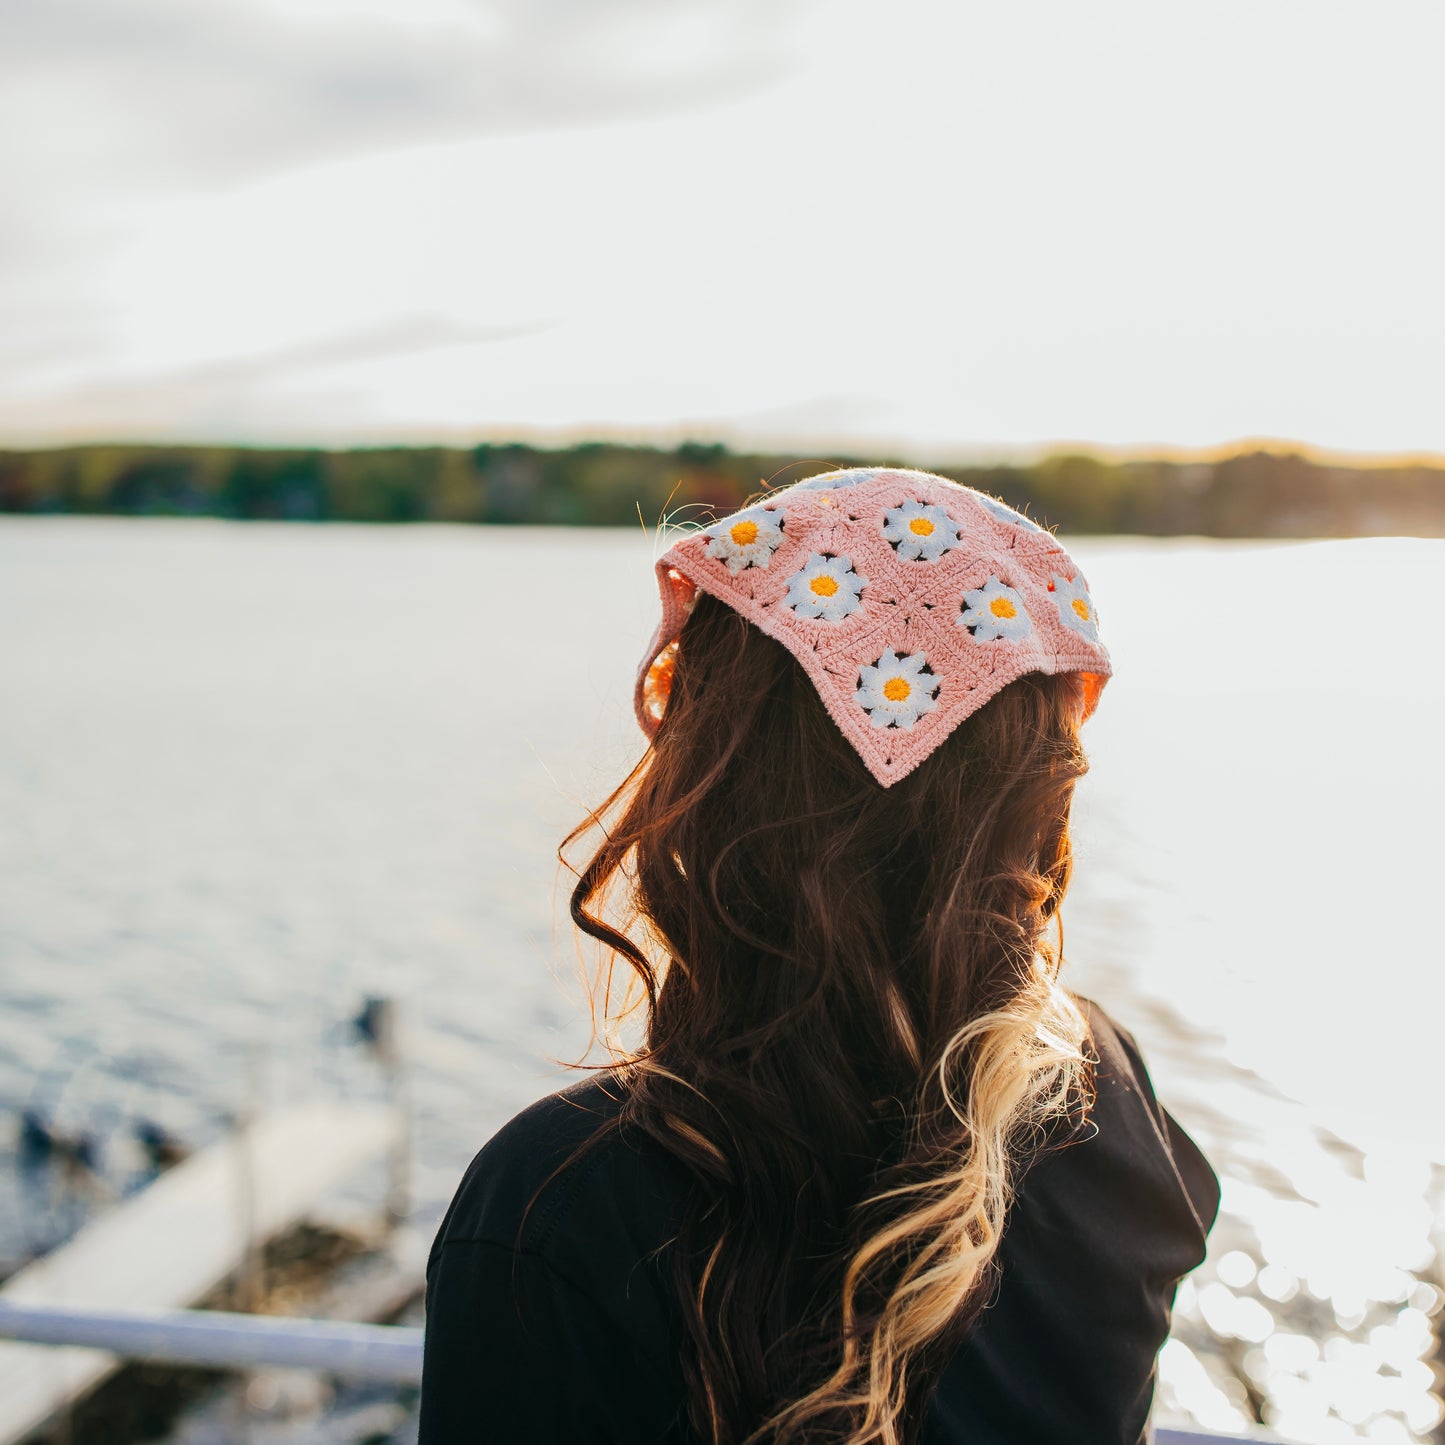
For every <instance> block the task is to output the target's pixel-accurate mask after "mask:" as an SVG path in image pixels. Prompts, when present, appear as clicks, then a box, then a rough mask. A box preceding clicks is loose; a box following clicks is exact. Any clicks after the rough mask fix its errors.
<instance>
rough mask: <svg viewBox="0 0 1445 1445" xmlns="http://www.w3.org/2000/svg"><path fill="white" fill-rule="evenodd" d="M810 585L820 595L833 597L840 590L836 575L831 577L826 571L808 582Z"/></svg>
mask: <svg viewBox="0 0 1445 1445" xmlns="http://www.w3.org/2000/svg"><path fill="white" fill-rule="evenodd" d="M808 586H809V587H811V588H812V589H813V591H814V592H816V593H817V594H818V596H819V597H831V596H833V594H834V593H835V592H837V590H838V581H837V579H836V578H835V577H830V576H828V574H827V573H826V572H823V573H820V574H819V575H818V576H817V577H814V578H813V580H812V581H811V582H809V583H808Z"/></svg>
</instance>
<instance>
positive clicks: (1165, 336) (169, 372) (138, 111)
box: [0, 0, 1445, 459]
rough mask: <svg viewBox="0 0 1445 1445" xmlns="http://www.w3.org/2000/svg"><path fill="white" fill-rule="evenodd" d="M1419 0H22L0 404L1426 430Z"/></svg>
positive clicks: (1403, 437) (199, 421) (10, 79)
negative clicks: (1204, 0) (1179, 1)
mask: <svg viewBox="0 0 1445 1445" xmlns="http://www.w3.org/2000/svg"><path fill="white" fill-rule="evenodd" d="M1442 73H1445V6H1442V5H1441V4H1440V3H1439V0H1371V3H1370V4H1368V5H1365V4H1359V3H1356V0H1351V3H1347V4H1339V3H1330V0H1211V3H1210V4H1208V5H1190V6H1184V5H1161V4H1159V3H1158V0H1096V3H1093V4H1090V5H1081V4H1079V3H1078V0H1019V3H1013V4H1005V3H989V4H983V3H971V0H937V3H912V0H891V3H889V4H887V5H880V4H877V3H876V0H874V3H869V4H864V3H854V0H812V3H808V0H6V3H5V4H4V5H3V6H0V442H10V443H28V442H49V441H58V440H65V439H71V438H102V437H117V438H121V437H129V438H146V439H182V438H184V439H215V440H228V441H254V442H269V441H281V440H287V441H293V440H302V441H314V442H332V443H335V442H366V441H377V440H383V439H392V438H402V439H409V440H447V441H450V440H469V439H473V438H477V437H481V436H487V435H491V436H497V435H527V436H542V437H548V436H556V435H565V436H576V435H592V434H613V435H616V434H622V435H657V436H660V437H663V438H673V437H678V436H682V435H692V436H699V437H720V438H723V439H729V440H733V441H736V442H743V443H747V442H755V443H778V444H793V445H805V446H810V447H817V448H820V449H823V450H832V451H838V450H844V449H852V450H855V451H856V450H865V451H866V450H869V449H872V450H874V451H876V452H877V453H878V454H880V455H882V454H884V453H888V454H900V455H913V456H923V457H929V456H931V457H936V458H940V459H941V458H943V457H946V456H950V455H954V454H958V455H963V454H967V453H970V452H978V451H989V450H1004V449H1012V448H1025V449H1028V448H1034V447H1037V446H1041V445H1046V444H1050V443H1056V442H1065V441H1083V442H1090V443H1095V444H1100V445H1106V446H1122V447H1141V448H1154V447H1160V446H1168V447H1199V446H1214V445H1219V444H1226V443H1230V442H1233V441H1236V440H1239V439H1242V438H1247V437H1272V438H1281V439H1294V440H1299V441H1302V442H1305V443H1309V444H1313V445H1315V446H1318V447H1321V448H1328V449H1339V450H1349V451H1361V452H1402V451H1430V452H1445V185H1442V182H1441V174H1442V171H1445V163H1442V150H1445V85H1442V84H1441V82H1440V77H1441V75H1442Z"/></svg>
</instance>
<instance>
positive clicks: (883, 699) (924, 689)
mask: <svg viewBox="0 0 1445 1445" xmlns="http://www.w3.org/2000/svg"><path fill="white" fill-rule="evenodd" d="M927 666H928V659H927V658H926V657H925V656H924V655H923V654H922V653H921V652H915V653H913V654H912V655H905V656H903V657H899V656H898V655H897V654H896V653H895V652H894V651H893V649H892V648H891V647H890V648H888V649H886V650H885V652H884V653H883V656H882V657H880V658H879V659H878V661H877V662H876V663H874V664H873V666H872V667H865V668H863V669H861V671H860V672H859V673H858V691H857V692H855V693H854V694H853V701H854V702H856V703H857V704H858V705H859V707H861V708H862V709H863V711H864V712H866V713H867V714H868V718H869V721H870V722H872V724H873V726H874V727H875V728H886V727H900V728H903V729H904V730H905V731H911V730H912V728H913V724H914V723H916V722H917V721H918V719H919V718H921V717H922V716H923V714H924V713H926V712H932V711H933V710H934V709H935V708H936V707H937V706H938V699H937V698H935V697H934V695H933V694H934V693H936V692H937V691H938V684H939V682H940V680H941V679H939V678H938V677H937V676H936V675H935V674H933V673H931V672H925V671H924V670H923V669H924V668H925V667H927Z"/></svg>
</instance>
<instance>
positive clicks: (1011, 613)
mask: <svg viewBox="0 0 1445 1445" xmlns="http://www.w3.org/2000/svg"><path fill="white" fill-rule="evenodd" d="M988 610H989V611H990V612H992V613H993V615H994V616H995V617H1017V616H1018V615H1019V610H1018V608H1017V607H1015V606H1014V605H1013V603H1012V602H1010V601H1009V600H1008V598H1007V597H995V598H994V599H993V601H992V602H990V603H989V604H988Z"/></svg>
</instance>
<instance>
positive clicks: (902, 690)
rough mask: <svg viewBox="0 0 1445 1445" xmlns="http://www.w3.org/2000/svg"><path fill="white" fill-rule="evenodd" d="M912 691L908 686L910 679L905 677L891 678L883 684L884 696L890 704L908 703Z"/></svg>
mask: <svg viewBox="0 0 1445 1445" xmlns="http://www.w3.org/2000/svg"><path fill="white" fill-rule="evenodd" d="M912 691H913V689H912V688H911V687H909V685H908V679H907V678H903V677H890V678H889V679H888V681H887V682H885V683H884V684H883V696H884V697H886V698H887V699H888V701H889V702H906V701H907V699H908V694H909V693H911V692H912Z"/></svg>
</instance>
